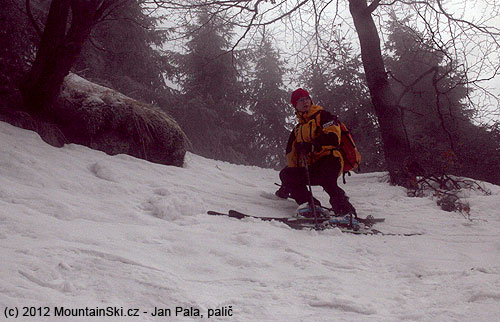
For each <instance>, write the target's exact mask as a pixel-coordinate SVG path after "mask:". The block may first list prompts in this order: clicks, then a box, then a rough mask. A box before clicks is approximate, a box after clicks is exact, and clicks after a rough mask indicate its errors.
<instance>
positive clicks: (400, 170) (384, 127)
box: [349, 0, 410, 186]
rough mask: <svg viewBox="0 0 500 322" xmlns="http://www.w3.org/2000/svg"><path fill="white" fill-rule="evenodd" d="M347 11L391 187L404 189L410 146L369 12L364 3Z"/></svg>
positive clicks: (354, 2)
mask: <svg viewBox="0 0 500 322" xmlns="http://www.w3.org/2000/svg"><path fill="white" fill-rule="evenodd" d="M374 1H375V2H377V0H374ZM349 9H350V12H351V15H352V18H353V20H354V26H355V28H356V31H357V33H358V38H359V43H360V46H361V59H362V61H363V68H364V70H365V75H366V81H367V85H368V88H369V90H370V96H371V98H372V103H373V106H374V109H375V113H376V115H377V118H378V122H379V126H380V132H381V136H382V141H383V148H384V154H385V160H386V163H387V167H388V170H389V175H390V178H391V183H392V184H397V185H403V186H406V185H408V183H409V182H408V178H409V177H408V173H407V170H406V169H405V163H406V162H407V161H408V159H409V158H410V146H409V143H408V141H407V139H406V136H405V132H404V128H403V123H402V119H401V111H400V109H399V107H398V106H397V103H396V97H395V95H394V93H393V92H392V90H391V87H390V85H389V81H388V78H387V73H386V71H385V66H384V61H383V58H382V50H381V49H380V38H379V36H378V31H377V28H376V26H375V23H374V21H373V18H372V15H371V12H372V10H371V8H369V7H368V6H367V0H349Z"/></svg>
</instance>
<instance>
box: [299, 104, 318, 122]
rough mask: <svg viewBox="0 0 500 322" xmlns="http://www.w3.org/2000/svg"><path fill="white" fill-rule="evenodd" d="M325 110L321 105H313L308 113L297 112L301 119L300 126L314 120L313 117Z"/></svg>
mask: <svg viewBox="0 0 500 322" xmlns="http://www.w3.org/2000/svg"><path fill="white" fill-rule="evenodd" d="M322 109H323V108H322V107H321V106H319V105H314V104H313V105H311V108H310V109H309V111H308V112H295V115H297V118H298V119H299V124H305V123H307V122H308V121H310V120H311V118H313V116H314V115H315V114H316V113H318V112H319V111H321V110H322Z"/></svg>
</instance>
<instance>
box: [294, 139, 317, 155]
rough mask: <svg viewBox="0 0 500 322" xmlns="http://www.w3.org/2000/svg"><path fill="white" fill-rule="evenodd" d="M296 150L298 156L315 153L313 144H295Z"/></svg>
mask: <svg viewBox="0 0 500 322" xmlns="http://www.w3.org/2000/svg"><path fill="white" fill-rule="evenodd" d="M295 150H296V151H297V153H298V154H308V153H309V152H312V151H314V146H313V144H312V143H311V142H297V143H295Z"/></svg>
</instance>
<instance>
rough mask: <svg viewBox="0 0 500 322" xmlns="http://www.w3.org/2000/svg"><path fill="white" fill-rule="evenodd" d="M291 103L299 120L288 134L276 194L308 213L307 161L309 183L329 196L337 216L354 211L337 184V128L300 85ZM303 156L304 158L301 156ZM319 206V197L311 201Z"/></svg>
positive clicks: (340, 162)
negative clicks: (320, 188)
mask: <svg viewBox="0 0 500 322" xmlns="http://www.w3.org/2000/svg"><path fill="white" fill-rule="evenodd" d="M291 103H292V105H293V107H294V108H295V114H296V116H297V118H298V121H299V123H298V124H297V125H296V126H295V128H294V129H293V130H292V132H291V133H290V137H289V139H288V144H287V147H286V158H287V166H286V168H284V169H283V170H281V172H280V179H281V182H282V185H281V188H280V189H279V190H278V191H276V195H277V196H278V197H281V198H288V197H289V196H290V197H292V198H293V199H295V201H296V202H297V203H298V204H299V208H298V209H297V213H301V214H306V213H307V214H310V213H312V209H311V208H310V207H311V206H312V205H310V204H309V203H310V200H311V194H310V192H309V191H308V190H307V185H308V182H307V181H308V180H307V173H306V167H305V166H306V165H305V164H303V161H304V160H306V162H307V166H308V170H309V178H310V183H311V185H319V186H322V187H323V189H325V191H326V192H327V193H328V195H329V196H330V204H331V206H332V209H333V211H334V212H335V214H337V215H348V214H352V215H355V214H356V210H355V209H354V207H353V206H352V204H351V203H350V202H349V198H348V197H347V196H346V194H345V192H344V190H342V189H341V188H340V187H339V186H338V185H337V178H338V176H339V175H340V174H341V173H342V168H343V159H342V155H341V153H340V151H338V146H339V143H340V137H341V132H340V127H339V125H338V123H337V121H336V117H334V116H333V115H332V114H331V113H330V112H328V111H326V110H324V109H323V108H322V107H321V106H318V105H314V104H313V102H312V100H311V97H310V96H309V92H308V91H306V90H304V89H302V88H299V89H297V90H295V91H293V93H292V97H291ZM303 156H305V159H304V158H303ZM314 203H315V204H318V205H319V201H318V200H316V199H315V200H314Z"/></svg>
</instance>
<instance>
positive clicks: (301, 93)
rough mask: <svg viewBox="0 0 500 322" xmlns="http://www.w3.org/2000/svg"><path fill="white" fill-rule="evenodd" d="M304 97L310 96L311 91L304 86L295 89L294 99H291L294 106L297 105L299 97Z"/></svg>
mask: <svg viewBox="0 0 500 322" xmlns="http://www.w3.org/2000/svg"><path fill="white" fill-rule="evenodd" d="M302 97H310V96H309V92H308V91H306V90H305V89H302V88H298V89H296V90H294V91H293V93H292V99H291V100H290V102H291V103H292V105H293V107H296V106H297V101H298V100H299V99H301V98H302Z"/></svg>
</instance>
